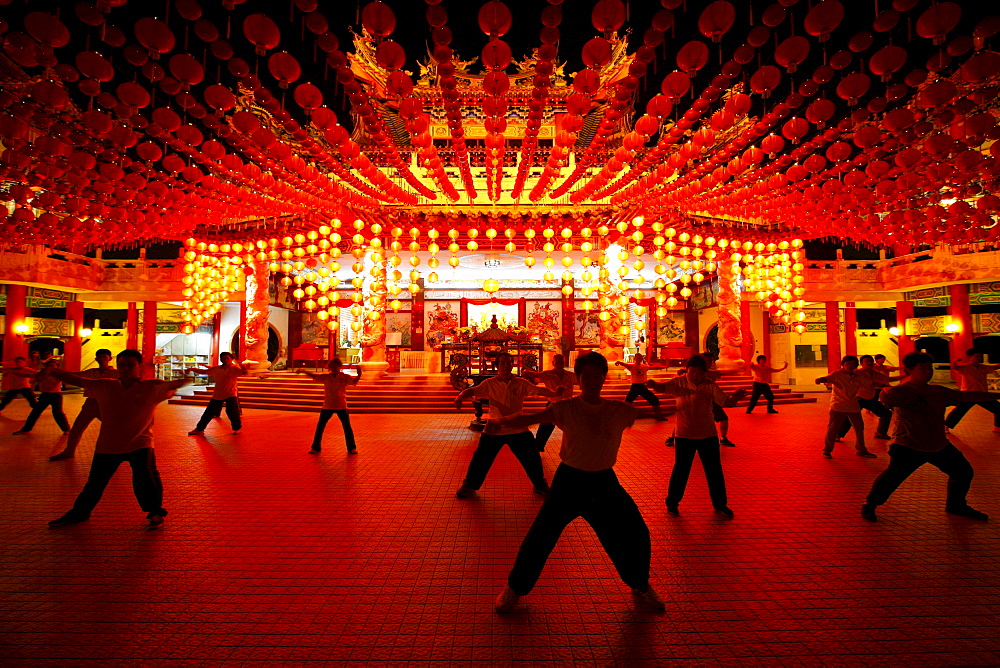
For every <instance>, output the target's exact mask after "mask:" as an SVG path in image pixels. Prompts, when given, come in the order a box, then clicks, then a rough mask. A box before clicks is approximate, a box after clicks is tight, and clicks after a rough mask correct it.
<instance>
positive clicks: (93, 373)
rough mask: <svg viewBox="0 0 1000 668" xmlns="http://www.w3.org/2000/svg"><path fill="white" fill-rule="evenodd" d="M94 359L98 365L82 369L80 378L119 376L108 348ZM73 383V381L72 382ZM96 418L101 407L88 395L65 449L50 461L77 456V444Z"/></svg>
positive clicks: (50, 458) (103, 349)
mask: <svg viewBox="0 0 1000 668" xmlns="http://www.w3.org/2000/svg"><path fill="white" fill-rule="evenodd" d="M94 359H95V360H96V361H97V367H96V368H94V369H87V370H86V371H81V372H80V373H78V374H75V375H77V376H79V377H80V378H117V377H118V370H117V369H115V368H114V367H112V366H111V364H110V363H111V351H110V350H108V349H107V348H101V349H100V350H98V351H97V353H96V354H95V355H94ZM70 385H72V383H70ZM94 419H97V420H100V419H101V409H100V408H99V407H98V406H97V400H96V399H94V398H93V397H87V400H86V401H84V402H83V406H81V407H80V412H79V413H78V414H77V416H76V419H75V420H73V427H72V428H71V429H70V430H69V439H68V440H67V441H66V447H65V448H63V451H62V452H60V453H58V454H55V455H52V456H51V457H49V461H50V462H58V461H61V460H63V459H72V458H73V457H75V456H76V446H78V445H79V444H80V439H81V438H83V432H85V431H87V427H89V426H90V423H91V422H93V421H94Z"/></svg>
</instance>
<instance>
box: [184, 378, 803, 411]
mask: <svg viewBox="0 0 1000 668" xmlns="http://www.w3.org/2000/svg"><path fill="white" fill-rule="evenodd" d="M674 375H675V372H674V371H669V372H667V371H657V370H653V371H651V372H650V377H651V378H654V379H656V380H660V381H663V380H666V379H668V378H671V377H673V376H674ZM718 382H719V386H720V387H721V388H722V389H723V390H724V391H725V392H727V393H732V392H733V391H735V390H737V389H738V388H740V387H746V388H748V389H749V387H750V384H751V380H750V376H748V375H725V376H723V377H722V378H721V379H719V381H718ZM628 387H629V380H628V374H627V373H625V372H620V373H619V371H618V370H615V369H613V370H612V371H611V373H610V374H609V377H608V382H607V384H606V385H605V386H604V392H603V396H604V397H606V398H608V399H624V398H625V395H626V393H627V392H628ZM771 387H772V389H773V390H774V396H775V404H799V403H810V402H815V401H816V397H815V396H809V397H807V396H805V395H803V394H802V393H799V392H792V391H791V390H789V389H787V388H779V387H778V386H776V385H772V386H771ZM239 390H240V405H241V406H242V407H243V408H266V409H270V410H279V411H307V412H319V410H320V406H321V405H322V403H323V389H322V386H321V385H320V384H319V383H317V382H315V381H313V380H311V379H310V378H309V377H308V376H305V375H300V374H295V373H291V372H280V371H279V372H274V373H271V374H268V375H267V376H264V377H259V378H255V377H249V378H241V379H240V381H239ZM457 394H458V393H457V392H456V391H455V390H454V389H452V387H451V384H450V382H449V379H448V375H447V374H431V375H425V374H422V375H415V374H413V375H410V374H391V375H386V376H383V377H382V378H379V379H377V380H371V381H370V380H368V379H367V378H366V379H365V380H363V381H362V382H361V383H360V384H358V385H356V386H353V387H351V388H349V389H348V390H347V402H348V406H349V407H350V410H351V412H352V413H451V412H454V410H455V405H454V401H455V397H456V396H457ZM659 396H660V402H661V406H662V407H663V410H664V412H665V413H667V414H670V413H673V412H674V400H673V397H669V396H665V395H659ZM210 397H211V390H210V389H208V388H205V387H198V388H196V389H195V392H194V394H189V395H178V396H176V397H174V398H173V399H171V400H170V403H172V404H181V405H185V406H204V405H206V404H207V403H208V400H209V398H210ZM747 403H748V400H747V399H746V398H745V399H743V401H741V402H740V405H741V406H746V405H747ZM635 405H636V407H638V408H639V410H640V412H641V413H642V414H649V415H651V412H650V411H649V406H648V404H647V403H646V401H645V400H644V399H642V398H641V397H640V398H639V399H637V400H636V404H635ZM544 406H545V399H544V398H541V397H531V398H529V399H528V400H527V401H526V402H525V408H526V410H528V411H535V410H541V409H542V408H544ZM762 409H763V407H762V406H758V410H762ZM464 410H471V409H470V407H469V403H468V402H467V403H466V405H465V408H464Z"/></svg>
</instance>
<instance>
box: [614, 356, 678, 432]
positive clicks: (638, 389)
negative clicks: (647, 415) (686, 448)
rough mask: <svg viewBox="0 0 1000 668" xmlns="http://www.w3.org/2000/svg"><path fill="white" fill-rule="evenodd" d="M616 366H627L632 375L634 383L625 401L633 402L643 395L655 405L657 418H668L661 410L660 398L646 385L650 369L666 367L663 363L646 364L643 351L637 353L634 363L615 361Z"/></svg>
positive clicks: (629, 388) (650, 403)
mask: <svg viewBox="0 0 1000 668" xmlns="http://www.w3.org/2000/svg"><path fill="white" fill-rule="evenodd" d="M615 366H622V367H625V369H626V371H628V372H629V375H630V376H632V384H631V385H629V387H628V394H626V395H625V402H626V403H629V404H630V403H632V402H633V401H635V398H636V397H642V398H643V399H645V400H646V401H648V402H649V405H650V406H652V407H653V416H654V417H655V418H656V419H657V420H661V421H662V420H666V419H667V418H666V417H664V415H663V413H662V412H660V400H659V398H657V396H656V395H655V394H653V393H652V392H650V391H649V388H647V387H646V381H647V379H648V378H649V370H650V369H662V368H664V367H663V365H662V364H646V358H645V357H643V356H642V353H636V354H635V358H634V359H633V360H632V364H626V363H625V362H615Z"/></svg>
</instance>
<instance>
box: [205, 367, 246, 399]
mask: <svg viewBox="0 0 1000 668" xmlns="http://www.w3.org/2000/svg"><path fill="white" fill-rule="evenodd" d="M206 373H207V374H208V377H209V378H211V379H212V380H213V381H215V389H214V390H212V398H213V399H228V398H229V397H235V396H237V391H236V381H237V380H238V379H239V377H240V376H242V375H243V369H240V368H239V367H237V366H228V367H227V366H222V365H221V364H220V365H219V366H213V367H212V368H210V369H209V370H208V371H207V372H206Z"/></svg>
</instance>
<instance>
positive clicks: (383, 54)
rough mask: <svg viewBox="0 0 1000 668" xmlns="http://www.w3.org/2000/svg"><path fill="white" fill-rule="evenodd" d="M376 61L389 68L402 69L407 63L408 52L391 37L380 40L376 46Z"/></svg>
mask: <svg viewBox="0 0 1000 668" xmlns="http://www.w3.org/2000/svg"><path fill="white" fill-rule="evenodd" d="M375 62H377V63H378V64H379V66H380V67H383V68H385V69H387V70H390V71H392V70H401V69H403V65H405V64H406V52H405V51H404V50H403V47H401V46H400V45H399V43H398V42H394V41H393V40H391V39H387V40H383V41H382V42H379V45H378V46H377V47H375Z"/></svg>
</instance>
